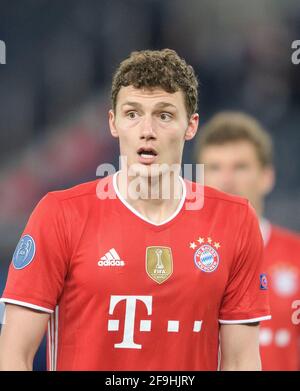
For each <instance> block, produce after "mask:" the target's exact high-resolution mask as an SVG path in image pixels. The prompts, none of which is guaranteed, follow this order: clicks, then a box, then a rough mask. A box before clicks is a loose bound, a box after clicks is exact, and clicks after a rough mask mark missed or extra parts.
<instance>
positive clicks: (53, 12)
mask: <svg viewBox="0 0 300 391" xmlns="http://www.w3.org/2000/svg"><path fill="white" fill-rule="evenodd" d="M297 39H300V2H299V1H298V0H297V1H296V0H295V1H294V0H251V1H242V0H222V1H220V0H199V1H198V0H184V1H182V0H110V1H108V0H97V1H96V0H85V1H83V0H73V1H71V0H51V1H50V0H23V1H22V2H21V1H16V0H10V1H8V0H0V40H2V41H4V42H5V44H6V64H5V65H0V200H1V202H0V291H2V290H3V288H4V283H5V280H6V274H7V267H8V264H9V262H10V260H11V256H12V254H13V251H14V248H15V246H16V243H17V242H18V239H19V236H20V234H21V232H22V230H23V228H24V225H25V223H26V221H27V219H28V217H29V214H30V213H31V211H32V209H33V208H34V206H35V205H36V203H37V202H38V200H39V199H40V198H41V197H42V196H43V195H44V194H45V193H46V192H48V191H49V190H55V189H61V188H66V187H69V186H72V185H74V184H77V183H79V182H83V181H87V180H93V179H95V178H96V168H97V166H98V165H99V164H101V163H104V162H108V163H114V164H115V165H116V164H117V156H118V145H117V142H116V141H115V139H113V138H111V136H110V134H109V130H108V124H107V110H108V109H109V107H110V101H109V92H110V82H111V76H112V73H113V72H114V69H115V67H116V66H117V64H118V63H119V61H121V60H122V59H123V58H124V57H126V56H128V54H129V53H130V52H131V51H133V50H140V49H161V48H165V47H168V48H172V49H175V50H176V51H178V53H179V54H180V55H181V56H182V57H184V58H186V60H187V62H189V63H190V64H191V65H193V67H194V68H195V70H196V72H197V74H198V77H199V80H200V83H201V85H200V94H199V100H200V104H199V113H200V116H201V123H202V124H203V123H204V122H205V121H206V120H207V119H209V117H210V116H211V115H212V114H214V113H215V112H217V111H219V110H223V109H239V110H244V111H246V112H248V113H250V114H253V115H255V116H256V117H257V118H258V119H259V120H260V121H262V123H263V125H264V126H265V127H266V128H267V129H268V130H269V131H270V133H271V135H272V136H273V139H274V143H275V167H276V171H277V185H276V188H275V190H274V191H273V193H272V194H271V195H270V196H269V197H268V199H267V204H266V217H268V218H270V219H271V220H272V221H273V222H275V223H279V224H281V225H284V226H286V227H289V228H292V229H295V230H298V231H300V208H299V200H300V175H299V168H300V130H299V124H300V64H299V65H298V66H296V65H293V64H292V62H291V55H292V49H291V44H292V42H293V41H294V40H297ZM192 147H193V142H190V143H188V144H187V145H186V148H185V153H184V162H185V163H192V162H193V161H192V155H191V151H192ZM291 251H293V249H291ZM36 368H37V369H38V368H40V369H43V368H44V361H43V359H41V360H38V362H37V364H36Z"/></svg>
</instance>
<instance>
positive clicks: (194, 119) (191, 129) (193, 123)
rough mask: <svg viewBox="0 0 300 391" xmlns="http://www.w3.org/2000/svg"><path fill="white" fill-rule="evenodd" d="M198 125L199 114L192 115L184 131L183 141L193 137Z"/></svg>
mask: <svg viewBox="0 0 300 391" xmlns="http://www.w3.org/2000/svg"><path fill="white" fill-rule="evenodd" d="M198 124H199V114H197V113H194V114H193V115H192V116H191V118H190V120H189V124H188V127H187V129H186V131H185V135H184V139H185V140H191V139H192V138H194V137H195V135H196V133H197V130H198Z"/></svg>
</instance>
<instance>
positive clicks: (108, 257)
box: [98, 248, 125, 266]
mask: <svg viewBox="0 0 300 391" xmlns="http://www.w3.org/2000/svg"><path fill="white" fill-rule="evenodd" d="M98 266H125V262H124V261H122V260H121V259H120V257H119V254H118V253H117V252H116V250H115V249H114V248H111V249H110V250H109V251H108V252H107V253H106V254H105V255H104V256H103V257H102V258H101V259H100V261H99V262H98Z"/></svg>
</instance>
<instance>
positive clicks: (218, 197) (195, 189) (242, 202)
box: [184, 179, 249, 208]
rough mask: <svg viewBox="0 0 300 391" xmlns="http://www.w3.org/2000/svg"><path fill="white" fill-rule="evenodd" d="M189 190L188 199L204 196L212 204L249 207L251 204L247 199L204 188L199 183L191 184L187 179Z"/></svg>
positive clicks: (207, 187)
mask: <svg viewBox="0 0 300 391" xmlns="http://www.w3.org/2000/svg"><path fill="white" fill-rule="evenodd" d="M184 181H185V184H186V188H187V197H188V198H192V197H193V196H194V197H195V196H197V195H199V194H200V195H202V196H203V198H204V201H210V202H212V203H220V204H224V205H232V206H241V207H244V208H245V207H246V208H247V207H248V206H249V202H248V200H247V199H246V198H243V197H239V196H236V195H233V194H229V193H225V192H223V191H220V190H217V189H214V188H212V187H209V186H203V185H202V184H200V183H197V182H191V181H189V180H187V179H185V180H184Z"/></svg>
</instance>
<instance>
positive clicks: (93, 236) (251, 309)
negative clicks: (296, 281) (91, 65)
mask: <svg viewBox="0 0 300 391" xmlns="http://www.w3.org/2000/svg"><path fill="white" fill-rule="evenodd" d="M197 86H198V83H197V79H196V76H195V74H194V71H193V68H192V67H191V66H189V65H187V64H186V62H185V61H184V60H183V59H181V58H180V57H179V56H178V55H177V53H176V52H174V51H172V50H170V49H165V50H162V51H141V52H134V53H132V54H131V55H130V57H129V58H127V59H125V60H124V61H123V62H122V63H121V64H120V65H119V67H118V69H117V71H116V73H115V74H114V77H113V82H112V94H111V96H112V109H111V110H110V111H109V125H110V131H111V133H112V135H113V136H114V137H116V138H118V139H119V143H120V154H121V156H123V159H122V165H121V170H120V171H118V172H116V173H115V174H114V175H108V176H106V177H105V178H103V179H100V180H99V179H98V180H95V181H92V182H89V183H84V184H81V185H78V186H75V187H73V188H71V189H68V190H64V191H54V192H50V193H48V194H47V195H46V196H45V197H44V198H43V199H42V200H41V201H40V202H39V204H38V205H37V207H36V208H35V210H34V211H33V213H32V215H31V217H30V219H29V221H28V224H27V226H26V228H25V230H24V232H23V234H22V236H21V239H20V242H19V244H18V245H17V248H16V250H15V252H14V255H13V259H12V263H11V266H10V270H9V275H8V280H7V284H6V288H5V291H4V293H3V297H2V301H4V302H5V303H6V307H7V308H6V323H5V325H4V326H3V329H2V335H1V337H0V368H1V369H24V370H26V369H31V368H32V360H33V357H34V354H35V352H36V350H37V347H38V345H39V343H40V341H41V338H42V336H43V334H44V332H45V328H46V325H47V323H48V354H47V355H48V368H49V369H50V370H217V369H218V367H219V368H220V369H223V370H259V369H260V368H261V364H260V356H259V344H258V323H259V322H260V321H261V320H265V319H269V318H270V313H269V304H268V291H267V282H266V278H265V273H264V270H263V265H262V256H263V243H262V238H261V234H260V231H259V225H258V221H257V218H256V216H255V212H254V210H253V209H252V207H251V206H249V203H248V201H247V200H245V199H243V198H240V197H236V196H231V195H227V194H225V193H222V192H219V191H217V190H214V189H204V188H203V187H202V186H200V185H198V184H196V183H192V182H190V181H188V180H184V179H183V178H182V177H181V176H180V175H179V174H180V172H179V170H178V169H176V167H177V168H178V166H179V167H180V164H181V159H182V151H183V147H184V143H185V141H186V140H190V139H192V138H193V137H194V135H195V134H196V131H197V127H198V120H199V117H198V114H197V113H196V110H197ZM124 158H126V159H124ZM173 167H175V168H174V169H173ZM199 194H200V195H201V194H204V195H203V197H204V201H203V203H201V202H199V203H198V204H197V202H194V200H196V199H198V200H200V198H201V197H199ZM194 204H196V205H198V206H197V207H195V205H194ZM201 204H203V207H201ZM219 341H220V343H219ZM219 345H220V352H221V355H220V356H221V360H220V361H218V357H219Z"/></svg>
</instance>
